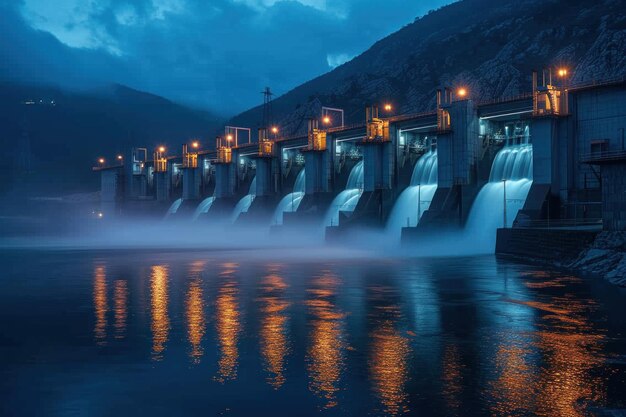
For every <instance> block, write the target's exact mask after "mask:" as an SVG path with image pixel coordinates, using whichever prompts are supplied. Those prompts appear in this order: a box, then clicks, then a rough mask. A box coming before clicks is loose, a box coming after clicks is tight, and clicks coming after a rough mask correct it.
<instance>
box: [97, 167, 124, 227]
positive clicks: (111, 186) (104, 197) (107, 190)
mask: <svg viewBox="0 0 626 417" xmlns="http://www.w3.org/2000/svg"><path fill="white" fill-rule="evenodd" d="M122 177H123V175H122V170H121V169H106V170H102V171H100V210H101V211H102V213H104V215H106V216H111V215H113V214H114V213H116V212H117V209H118V202H119V199H120V196H121V194H122V192H121V191H122V190H121V184H122Z"/></svg>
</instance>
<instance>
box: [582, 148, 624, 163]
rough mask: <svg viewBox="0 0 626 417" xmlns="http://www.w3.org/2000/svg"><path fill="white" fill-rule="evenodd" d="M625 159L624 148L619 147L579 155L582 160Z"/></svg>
mask: <svg viewBox="0 0 626 417" xmlns="http://www.w3.org/2000/svg"><path fill="white" fill-rule="evenodd" d="M625 159H626V150H624V149H621V150H617V151H599V152H590V153H586V154H582V155H580V160H581V161H582V162H610V161H621V160H625Z"/></svg>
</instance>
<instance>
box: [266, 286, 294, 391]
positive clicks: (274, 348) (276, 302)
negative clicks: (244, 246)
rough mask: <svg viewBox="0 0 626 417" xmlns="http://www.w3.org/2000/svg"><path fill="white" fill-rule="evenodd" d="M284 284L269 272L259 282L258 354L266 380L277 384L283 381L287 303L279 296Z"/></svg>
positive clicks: (286, 350) (286, 352)
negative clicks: (259, 330)
mask: <svg viewBox="0 0 626 417" xmlns="http://www.w3.org/2000/svg"><path fill="white" fill-rule="evenodd" d="M286 288H287V284H285V282H284V281H283V280H282V278H281V277H280V276H278V275H275V274H271V275H268V276H267V277H265V279H264V280H263V282H262V296H261V297H260V299H259V301H260V302H261V303H262V306H261V314H262V319H261V334H260V338H261V355H262V356H263V362H264V368H265V370H266V371H267V372H268V373H269V374H270V376H269V378H268V379H267V381H268V383H269V384H270V385H271V386H272V387H273V388H274V389H278V388H280V387H281V386H282V385H283V383H284V382H285V376H284V371H285V360H286V357H287V354H288V353H289V343H288V339H287V315H286V314H285V309H287V307H289V303H288V302H287V301H285V300H284V299H283V292H284V290H285V289H286Z"/></svg>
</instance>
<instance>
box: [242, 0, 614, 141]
mask: <svg viewBox="0 0 626 417" xmlns="http://www.w3.org/2000/svg"><path fill="white" fill-rule="evenodd" d="M364 24H368V23H367V22H364ZM370 24H375V23H374V22H370ZM624 51H626V1H624V0H599V1H597V2H590V1H588V0H542V1H538V0H462V1H460V2H457V3H454V4H451V5H449V6H446V7H443V8H441V9H439V10H437V11H434V12H431V13H429V14H428V15H426V16H424V17H422V18H420V19H417V20H416V21H415V22H414V23H412V24H410V25H408V26H406V27H404V28H403V29H401V30H399V31H398V32H396V33H394V34H392V35H390V36H388V37H387V38H385V39H382V40H381V41H379V42H377V43H376V44H374V45H373V46H372V47H371V48H370V49H369V50H367V51H366V52H364V53H363V54H361V55H360V56H358V57H356V58H355V59H353V60H352V61H350V62H347V63H346V64H344V65H342V66H340V67H338V68H336V69H335V70H334V71H332V72H329V73H327V74H325V75H323V76H320V77H318V78H316V79H313V80H311V81H309V82H307V83H305V84H303V85H301V86H299V87H297V88H295V89H293V90H292V91H290V92H288V93H287V94H285V95H283V96H281V97H279V98H278V99H276V100H275V101H274V103H273V111H274V115H275V117H274V118H275V120H278V121H280V120H284V121H285V122H284V123H281V124H282V125H283V126H287V129H285V130H286V133H287V134H293V133H295V132H296V131H303V130H304V129H305V127H306V123H305V122H302V121H301V120H300V119H302V118H305V117H307V115H309V114H313V113H315V111H316V109H318V108H319V106H320V105H321V103H323V104H324V105H329V106H334V107H341V108H344V109H346V116H347V119H348V122H357V121H361V120H362V119H363V117H364V116H363V107H364V106H365V105H366V104H367V103H380V102H382V101H383V100H388V101H391V102H392V103H394V104H395V108H396V111H397V112H399V113H407V112H415V111H423V110H427V109H432V108H433V107H434V105H435V100H434V91H435V89H436V88H438V87H440V86H444V85H447V86H453V87H454V86H460V85H463V86H467V87H469V90H470V93H471V96H472V98H474V99H476V100H486V99H490V98H494V97H500V96H511V95H516V94H519V93H522V92H527V91H529V90H530V88H531V71H532V70H533V69H542V68H547V67H549V66H561V65H565V66H567V67H569V68H570V69H571V71H570V72H571V74H572V82H580V81H589V80H599V79H605V78H609V77H615V76H623V75H625V74H626V54H625V53H624ZM259 120H261V109H260V107H257V108H253V109H251V110H248V111H246V112H244V113H242V114H240V115H239V116H237V117H235V118H234V120H233V121H232V122H233V123H235V124H238V125H244V126H257V125H258V121H259Z"/></svg>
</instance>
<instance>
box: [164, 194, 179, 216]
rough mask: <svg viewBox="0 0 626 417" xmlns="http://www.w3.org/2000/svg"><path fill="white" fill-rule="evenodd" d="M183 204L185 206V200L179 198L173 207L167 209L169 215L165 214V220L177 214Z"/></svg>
mask: <svg viewBox="0 0 626 417" xmlns="http://www.w3.org/2000/svg"><path fill="white" fill-rule="evenodd" d="M181 204H183V199H182V198H179V199H177V200H175V201H174V202H173V203H172V205H171V206H170V208H168V209H167V213H165V218H166V219H167V218H168V217H170V216H171V215H172V214H176V212H177V211H178V209H179V207H180V205H181Z"/></svg>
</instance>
